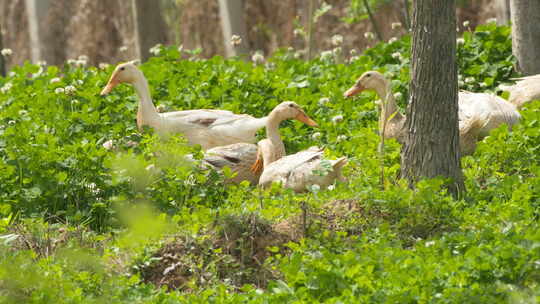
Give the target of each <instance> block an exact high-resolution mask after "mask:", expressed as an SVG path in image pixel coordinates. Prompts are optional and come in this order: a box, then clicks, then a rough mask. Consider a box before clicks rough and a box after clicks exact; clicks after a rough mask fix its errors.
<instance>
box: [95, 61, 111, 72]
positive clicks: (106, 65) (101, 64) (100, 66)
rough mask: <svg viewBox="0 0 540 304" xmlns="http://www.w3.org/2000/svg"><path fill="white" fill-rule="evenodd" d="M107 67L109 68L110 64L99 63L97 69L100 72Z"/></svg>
mask: <svg viewBox="0 0 540 304" xmlns="http://www.w3.org/2000/svg"><path fill="white" fill-rule="evenodd" d="M109 66H110V64H108V63H105V62H100V63H99V65H98V67H99V68H100V69H101V70H105V69H107V68H108V67H109Z"/></svg>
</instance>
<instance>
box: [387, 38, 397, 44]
mask: <svg viewBox="0 0 540 304" xmlns="http://www.w3.org/2000/svg"><path fill="white" fill-rule="evenodd" d="M396 41H397V37H392V38H390V39H389V40H388V43H394V42H396Z"/></svg>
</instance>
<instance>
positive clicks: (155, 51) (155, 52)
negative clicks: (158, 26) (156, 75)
mask: <svg viewBox="0 0 540 304" xmlns="http://www.w3.org/2000/svg"><path fill="white" fill-rule="evenodd" d="M149 52H150V54H152V55H154V56H159V54H160V53H161V43H158V44H156V45H154V46H153V47H151V48H150V50H149Z"/></svg>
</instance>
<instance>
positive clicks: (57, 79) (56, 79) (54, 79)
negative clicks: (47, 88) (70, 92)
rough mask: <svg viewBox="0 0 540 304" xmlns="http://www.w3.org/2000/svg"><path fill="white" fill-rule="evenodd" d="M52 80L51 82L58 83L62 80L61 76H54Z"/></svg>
mask: <svg viewBox="0 0 540 304" xmlns="http://www.w3.org/2000/svg"><path fill="white" fill-rule="evenodd" d="M50 82H51V83H57V82H60V77H54V78H53V79H51V81H50Z"/></svg>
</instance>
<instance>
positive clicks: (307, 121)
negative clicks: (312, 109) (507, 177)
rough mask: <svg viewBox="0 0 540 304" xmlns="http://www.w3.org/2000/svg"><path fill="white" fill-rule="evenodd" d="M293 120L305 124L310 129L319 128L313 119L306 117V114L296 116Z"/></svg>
mask: <svg viewBox="0 0 540 304" xmlns="http://www.w3.org/2000/svg"><path fill="white" fill-rule="evenodd" d="M295 119H296V120H299V121H301V122H303V123H305V124H306V125H308V126H310V127H318V126H319V125H318V124H317V123H316V122H315V121H314V120H313V119H311V118H309V116H307V115H306V113H304V112H301V113H300V114H298V115H296V117H295Z"/></svg>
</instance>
